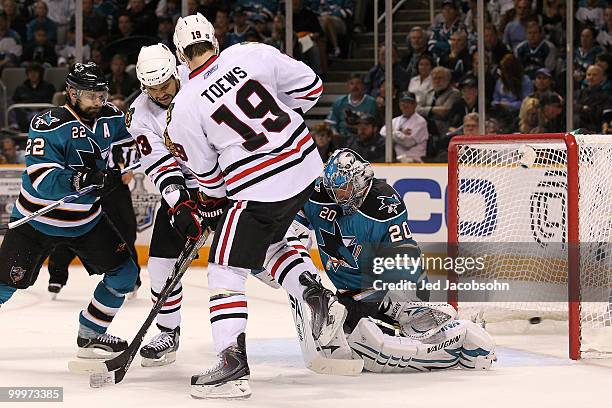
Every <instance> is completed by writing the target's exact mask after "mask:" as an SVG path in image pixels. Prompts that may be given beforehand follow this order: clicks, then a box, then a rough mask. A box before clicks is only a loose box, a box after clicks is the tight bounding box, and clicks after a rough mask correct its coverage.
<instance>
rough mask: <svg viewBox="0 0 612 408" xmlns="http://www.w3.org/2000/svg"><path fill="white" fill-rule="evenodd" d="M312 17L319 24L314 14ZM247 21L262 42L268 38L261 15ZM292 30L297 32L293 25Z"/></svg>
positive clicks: (264, 19)
mask: <svg viewBox="0 0 612 408" xmlns="http://www.w3.org/2000/svg"><path fill="white" fill-rule="evenodd" d="M294 1H298V2H299V1H300V0H294ZM313 16H314V18H315V20H316V22H317V24H319V20H318V19H317V17H316V16H315V15H314V14H313ZM249 21H250V22H251V26H252V28H253V30H255V31H256V32H257V34H259V36H260V37H261V38H263V39H264V42H265V41H267V40H268V39H269V38H270V31H269V30H268V24H267V23H266V18H265V17H264V16H263V15H262V14H253V15H252V16H251V17H249ZM293 28H294V30H295V31H297V30H296V29H295V24H294V25H293ZM321 33H323V31H322V30H321ZM300 39H301V37H300ZM317 49H318V47H317Z"/></svg>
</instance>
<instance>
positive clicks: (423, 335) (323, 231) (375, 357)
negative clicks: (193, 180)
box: [290, 149, 495, 373]
mask: <svg viewBox="0 0 612 408" xmlns="http://www.w3.org/2000/svg"><path fill="white" fill-rule="evenodd" d="M307 227H311V228H312V229H313V230H314V232H315V236H316V241H317V245H318V248H319V254H320V255H321V261H322V263H323V265H324V268H325V270H326V272H327V274H328V276H329V278H330V279H331V281H332V282H333V284H334V286H335V287H336V288H337V289H338V298H339V301H340V302H341V303H342V304H344V305H345V306H346V308H347V310H348V316H347V319H346V322H345V324H344V329H345V332H346V338H345V337H344V336H337V337H336V338H334V341H332V342H331V343H329V344H328V347H326V348H324V349H323V350H321V351H319V353H320V354H323V355H324V357H325V358H334V356H335V355H336V354H342V355H346V354H350V352H352V354H353V357H354V358H360V359H363V361H364V367H365V368H366V369H367V370H368V371H372V372H383V373H384V372H411V371H412V372H414V371H432V370H440V369H448V368H454V367H462V368H465V369H487V368H489V367H490V366H491V364H492V362H493V361H494V360H495V343H494V342H493V339H492V338H491V336H489V334H488V333H487V332H486V331H485V330H484V329H483V328H482V327H481V326H480V325H478V324H476V323H473V322H471V321H465V320H455V317H456V312H455V310H454V309H453V308H452V306H450V305H449V304H446V303H430V302H427V300H429V293H428V292H427V291H423V290H421V291H402V290H390V291H387V290H382V289H380V283H379V284H376V283H374V282H375V281H376V280H378V279H381V278H382V279H385V281H386V282H394V281H395V279H400V280H404V281H411V282H414V283H416V284H417V285H420V282H421V281H425V280H426V279H427V274H426V271H425V270H424V269H423V268H421V267H417V268H414V269H413V270H412V271H410V272H409V271H408V270H406V269H403V268H401V269H397V270H396V269H394V268H393V267H392V268H391V269H389V270H386V271H385V272H384V273H383V274H381V275H377V274H373V273H372V270H373V269H374V268H373V263H372V260H373V259H374V258H377V257H380V256H384V257H388V258H391V259H393V258H395V256H396V255H399V254H402V255H403V254H406V255H409V256H411V257H413V258H414V259H419V258H420V256H421V251H420V249H419V246H418V244H417V242H416V241H415V240H414V239H413V238H412V234H411V232H410V229H409V227H408V218H407V210H406V207H405V205H404V203H403V201H402V200H401V198H400V196H399V194H398V193H397V192H396V191H395V190H394V189H393V187H391V186H390V185H388V184H387V183H385V182H384V181H383V180H380V179H376V178H375V177H374V170H373V168H372V166H371V165H370V163H368V162H367V161H365V160H363V158H361V157H360V156H359V155H358V154H357V153H355V152H354V151H352V150H349V149H341V150H336V151H335V152H334V153H333V154H332V155H331V157H330V158H329V161H328V162H327V163H326V165H325V169H324V172H323V177H322V178H321V179H320V180H319V181H318V183H317V186H316V187H315V192H314V193H313V195H312V196H311V197H310V199H309V200H308V202H307V203H306V205H305V206H304V208H303V211H301V212H300V213H299V215H298V216H297V217H296V222H295V223H294V225H293V227H292V229H291V230H290V232H293V234H294V236H297V237H299V238H300V240H301V241H302V242H301V243H298V244H296V243H295V240H292V243H293V245H294V247H295V248H296V250H298V251H300V253H302V256H305V257H308V251H307V249H308V248H309V246H310V243H311V241H310V240H309V237H310V233H309V230H308V228H307ZM379 259H383V258H379ZM379 272H380V271H379ZM389 275H392V276H389ZM377 288H378V289H377ZM349 346H350V351H349V352H348V353H347V350H349Z"/></svg>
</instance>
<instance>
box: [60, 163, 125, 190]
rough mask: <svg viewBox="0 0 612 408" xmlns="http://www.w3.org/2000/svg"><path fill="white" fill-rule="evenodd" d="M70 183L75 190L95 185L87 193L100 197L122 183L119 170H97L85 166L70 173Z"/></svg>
mask: <svg viewBox="0 0 612 408" xmlns="http://www.w3.org/2000/svg"><path fill="white" fill-rule="evenodd" d="M70 183H71V184H72V188H73V189H74V190H75V191H81V190H82V189H84V188H86V187H89V186H95V187H96V188H95V189H94V190H93V191H92V192H91V193H89V194H91V195H95V196H97V197H102V196H103V195H105V194H107V193H109V192H111V191H112V190H114V189H115V188H116V187H117V186H118V185H120V184H121V183H122V181H121V172H120V171H119V170H115V169H105V170H98V169H88V168H85V169H84V170H79V171H75V172H74V173H73V174H72V178H71V180H70Z"/></svg>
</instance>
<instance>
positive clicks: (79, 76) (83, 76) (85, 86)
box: [66, 62, 108, 91]
mask: <svg viewBox="0 0 612 408" xmlns="http://www.w3.org/2000/svg"><path fill="white" fill-rule="evenodd" d="M66 85H68V86H71V87H73V88H75V89H78V90H83V91H108V81H107V80H106V77H105V76H104V73H103V72H102V70H101V69H100V67H98V66H97V65H96V64H95V63H94V62H88V63H86V64H82V63H80V62H77V63H76V64H74V66H73V67H72V69H71V70H70V72H69V73H68V76H67V77H66Z"/></svg>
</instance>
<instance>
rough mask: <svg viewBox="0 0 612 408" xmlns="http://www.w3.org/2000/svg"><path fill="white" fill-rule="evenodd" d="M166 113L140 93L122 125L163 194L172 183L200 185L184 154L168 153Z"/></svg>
mask: <svg viewBox="0 0 612 408" xmlns="http://www.w3.org/2000/svg"><path fill="white" fill-rule="evenodd" d="M178 72H179V76H180V81H181V83H182V84H184V83H185V82H186V81H188V80H189V72H188V70H187V68H185V67H183V66H180V67H179V68H178ZM171 106H172V105H171ZM167 111H168V109H166V108H164V107H162V106H160V105H158V104H157V103H155V102H153V101H152V100H151V98H149V97H148V96H147V94H146V93H144V92H143V93H142V94H140V95H139V96H138V97H137V98H136V100H135V101H134V103H132V105H131V107H130V109H129V111H128V113H127V114H126V118H125V123H126V126H127V129H128V131H129V132H130V134H131V135H132V137H133V138H134V140H135V141H136V145H137V146H138V151H139V152H140V156H141V157H140V163H141V165H142V168H143V169H144V172H145V174H146V175H147V176H148V177H149V178H150V180H151V181H152V182H153V184H155V187H157V189H158V191H159V192H163V191H164V189H165V188H166V187H168V186H170V185H172V184H177V185H183V186H185V187H187V188H199V186H200V183H199V182H198V179H197V177H196V175H195V174H193V173H192V172H191V171H189V169H188V167H187V166H185V164H184V161H183V157H185V154H184V153H183V150H182V149H181V147H180V146H179V147H177V146H174V149H173V150H172V152H171V151H170V148H169V146H168V145H167V143H168V139H167V137H165V130H166V125H167V117H168V112H167ZM177 149H178V150H177ZM217 184H218V186H214V187H220V186H221V185H222V184H223V179H222V178H221V176H219V179H218V180H217Z"/></svg>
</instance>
